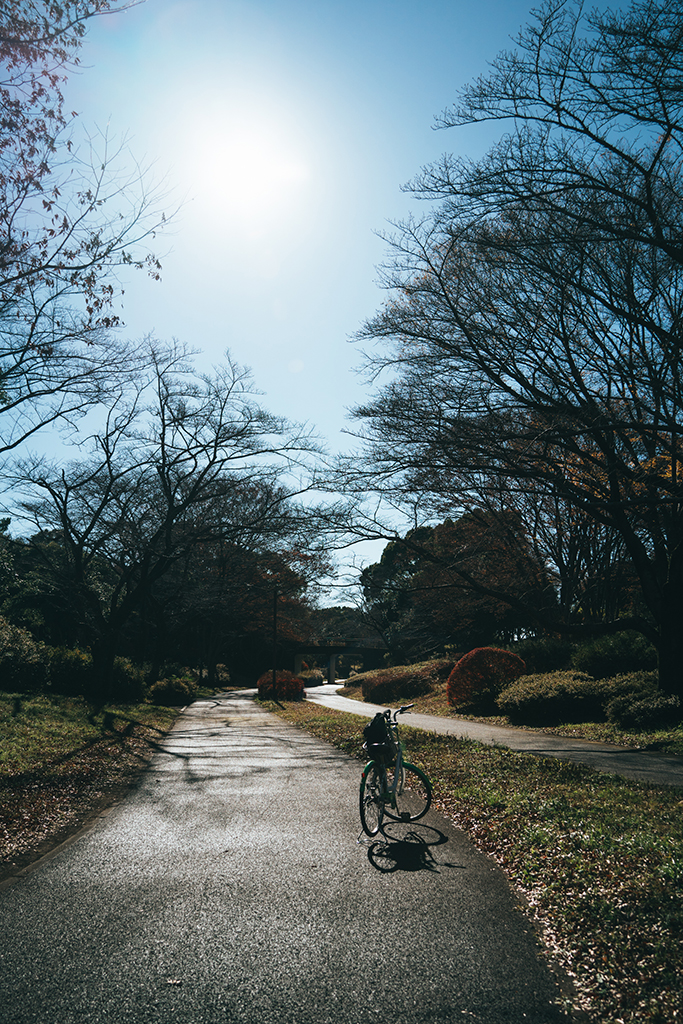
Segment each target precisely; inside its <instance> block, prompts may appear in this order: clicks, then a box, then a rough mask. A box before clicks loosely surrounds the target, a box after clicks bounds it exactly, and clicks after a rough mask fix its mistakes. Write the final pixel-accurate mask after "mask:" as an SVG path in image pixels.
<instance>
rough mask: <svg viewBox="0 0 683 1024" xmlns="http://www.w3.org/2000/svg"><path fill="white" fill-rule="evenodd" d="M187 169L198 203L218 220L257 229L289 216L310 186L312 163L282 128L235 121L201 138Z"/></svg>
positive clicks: (262, 123) (190, 156) (224, 124)
mask: <svg viewBox="0 0 683 1024" xmlns="http://www.w3.org/2000/svg"><path fill="white" fill-rule="evenodd" d="M188 155H189V160H188V161H187V165H186V173H187V177H188V185H189V190H190V193H191V195H192V196H193V198H195V199H196V200H198V201H199V202H201V203H202V204H203V205H204V204H208V205H210V206H211V208H212V210H213V211H214V214H215V215H219V216H221V217H228V218H229V219H230V220H233V221H235V220H237V221H243V222H245V223H246V224H249V225H251V226H252V227H257V226H258V224H259V222H260V221H262V220H263V219H264V218H269V219H272V218H273V217H276V218H277V217H278V216H280V215H285V214H286V213H287V212H288V209H289V207H290V205H291V204H292V203H296V202H298V201H299V199H300V198H301V196H302V194H303V193H304V189H305V186H306V184H307V183H308V182H309V181H310V178H311V172H310V167H309V164H308V163H307V161H306V160H305V159H304V158H303V157H302V156H301V155H300V154H299V153H298V152H297V147H296V144H295V142H294V141H292V140H290V139H289V138H288V137H287V135H286V133H285V132H284V131H283V130H282V129H281V128H279V126H278V125H276V124H268V123H264V122H262V121H261V122H256V123H252V124H244V123H241V124H240V123H239V122H237V123H236V122H235V121H232V122H231V121H228V122H227V123H225V122H224V123H223V124H219V125H215V124H214V126H213V134H209V133H201V141H200V142H199V143H198V144H197V145H196V146H193V147H192V151H191V153H190V154H188Z"/></svg>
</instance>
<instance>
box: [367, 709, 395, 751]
mask: <svg viewBox="0 0 683 1024" xmlns="http://www.w3.org/2000/svg"><path fill="white" fill-rule="evenodd" d="M363 736H364V737H365V744H366V746H367V748H368V753H369V754H371V755H372V756H373V757H378V756H382V755H384V756H385V757H391V755H392V754H393V749H394V748H393V743H392V742H391V735H390V733H389V727H388V725H387V720H386V718H385V717H384V715H383V714H382V713H381V712H380V711H378V712H377V714H376V715H375V717H374V718H373V719H372V721H371V722H370V723H369V724H368V725H366V726H365V728H364V729H363Z"/></svg>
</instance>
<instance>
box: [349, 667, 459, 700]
mask: <svg viewBox="0 0 683 1024" xmlns="http://www.w3.org/2000/svg"><path fill="white" fill-rule="evenodd" d="M452 668H453V662H452V661H451V660H450V658H439V659H434V660H433V661H421V662H418V663H417V664H415V665H400V666H397V667H395V668H380V669H376V670H375V671H373V672H364V673H363V674H362V677H361V682H360V687H361V693H362V694H363V700H364V701H365V702H366V703H367V704H395V703H401V702H402V701H405V700H411V699H412V698H413V697H422V696H424V695H425V694H427V693H431V692H432V690H433V689H434V687H435V686H437V685H438V684H439V683H443V681H444V679H446V678H447V677H448V674H449V673H450V671H451V670H452ZM349 685H358V684H357V683H351V684H349Z"/></svg>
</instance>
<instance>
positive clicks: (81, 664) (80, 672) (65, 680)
mask: <svg viewBox="0 0 683 1024" xmlns="http://www.w3.org/2000/svg"><path fill="white" fill-rule="evenodd" d="M92 685H93V671H92V656H91V655H90V654H89V653H88V652H87V651H81V650H79V649H78V648H77V647H74V648H71V647H53V648H52V649H51V650H50V689H51V690H52V692H53V693H62V694H64V695H65V696H67V697H77V696H87V695H88V694H89V693H90V692H91V690H92Z"/></svg>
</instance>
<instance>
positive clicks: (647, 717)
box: [607, 690, 683, 730]
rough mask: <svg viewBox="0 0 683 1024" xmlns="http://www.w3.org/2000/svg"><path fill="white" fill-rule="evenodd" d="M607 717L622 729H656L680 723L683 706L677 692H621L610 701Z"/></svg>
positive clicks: (682, 718) (682, 716)
mask: <svg viewBox="0 0 683 1024" xmlns="http://www.w3.org/2000/svg"><path fill="white" fill-rule="evenodd" d="M607 719H608V721H610V722H614V724H615V725H618V726H620V727H621V728H622V729H636V730H637V729H656V728H657V727H664V726H672V725H677V724H679V723H680V722H681V721H682V720H683V707H681V702H680V700H679V698H678V697H677V696H675V694H667V693H660V692H657V691H651V692H649V693H648V692H646V691H645V692H644V691H643V690H640V691H636V692H631V693H621V694H619V695H618V696H616V697H614V698H613V699H612V700H611V701H609V703H608V704H607Z"/></svg>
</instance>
